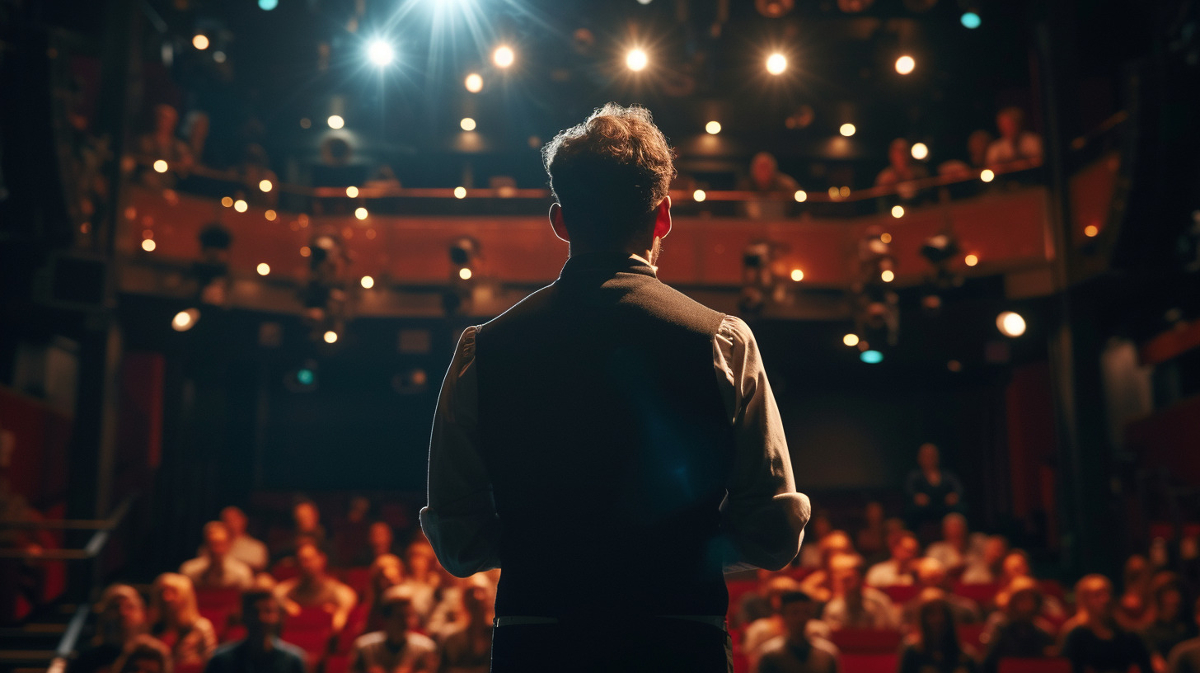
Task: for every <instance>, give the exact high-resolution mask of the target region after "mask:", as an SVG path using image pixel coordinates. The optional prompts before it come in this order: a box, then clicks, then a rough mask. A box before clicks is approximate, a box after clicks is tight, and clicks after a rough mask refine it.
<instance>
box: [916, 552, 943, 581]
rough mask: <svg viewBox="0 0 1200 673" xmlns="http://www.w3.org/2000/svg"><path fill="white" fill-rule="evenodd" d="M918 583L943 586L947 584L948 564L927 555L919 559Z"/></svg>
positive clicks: (917, 566) (917, 563)
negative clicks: (945, 564)
mask: <svg viewBox="0 0 1200 673" xmlns="http://www.w3.org/2000/svg"><path fill="white" fill-rule="evenodd" d="M916 568H917V584H919V585H920V586H922V587H936V588H939V589H940V588H942V587H944V586H945V584H946V566H944V565H942V562H941V561H939V560H937V559H935V558H933V557H932V556H926V557H924V558H920V559H917V562H916Z"/></svg>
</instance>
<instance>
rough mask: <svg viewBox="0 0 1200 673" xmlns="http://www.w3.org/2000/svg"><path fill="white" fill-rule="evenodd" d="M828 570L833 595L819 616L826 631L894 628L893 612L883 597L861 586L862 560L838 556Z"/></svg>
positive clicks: (894, 612) (855, 557) (878, 592)
mask: <svg viewBox="0 0 1200 673" xmlns="http://www.w3.org/2000/svg"><path fill="white" fill-rule="evenodd" d="M830 568H831V570H832V573H833V594H834V595H833V599H832V600H830V601H829V603H827V604H826V605H825V610H824V612H822V613H821V619H822V620H824V621H825V623H826V624H828V625H829V628H831V629H833V630H834V631H837V630H838V629H844V628H852V629H894V628H896V626H897V624H896V611H895V608H894V607H893V606H892V601H891V600H890V599H889V598H888V597H887V594H885V593H883V592H882V591H880V590H878V589H872V588H871V587H868V586H864V585H863V581H862V557H860V556H858V555H856V554H842V555H840V556H837V557H835V558H834V559H833V560H832V561H831V562H830Z"/></svg>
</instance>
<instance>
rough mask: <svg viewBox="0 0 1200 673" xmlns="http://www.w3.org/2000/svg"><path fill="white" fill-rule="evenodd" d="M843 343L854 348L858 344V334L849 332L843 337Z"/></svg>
mask: <svg viewBox="0 0 1200 673" xmlns="http://www.w3.org/2000/svg"><path fill="white" fill-rule="evenodd" d="M842 343H844V344H846V345H847V346H849V347H851V348H854V347H855V346H857V345H858V335H857V334H847V335H846V336H844V337H842Z"/></svg>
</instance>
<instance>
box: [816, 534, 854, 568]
mask: <svg viewBox="0 0 1200 673" xmlns="http://www.w3.org/2000/svg"><path fill="white" fill-rule="evenodd" d="M817 549H819V550H820V551H821V564H822V565H824V566H825V567H826V568H828V567H829V563H830V561H831V560H832V559H833V557H835V556H837V555H838V554H848V553H852V552H853V551H854V545H852V544H850V536H849V535H847V534H846V533H845V531H840V530H835V531H830V532H829V534H828V535H825V536H823V537H822V538H821V539H820V541H818V542H817Z"/></svg>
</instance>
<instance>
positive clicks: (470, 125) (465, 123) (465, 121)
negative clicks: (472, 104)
mask: <svg viewBox="0 0 1200 673" xmlns="http://www.w3.org/2000/svg"><path fill="white" fill-rule="evenodd" d="M458 125H459V126H460V127H462V130H464V131H474V130H475V120H474V119H471V118H470V117H463V118H462V121H460V122H459V123H458Z"/></svg>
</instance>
